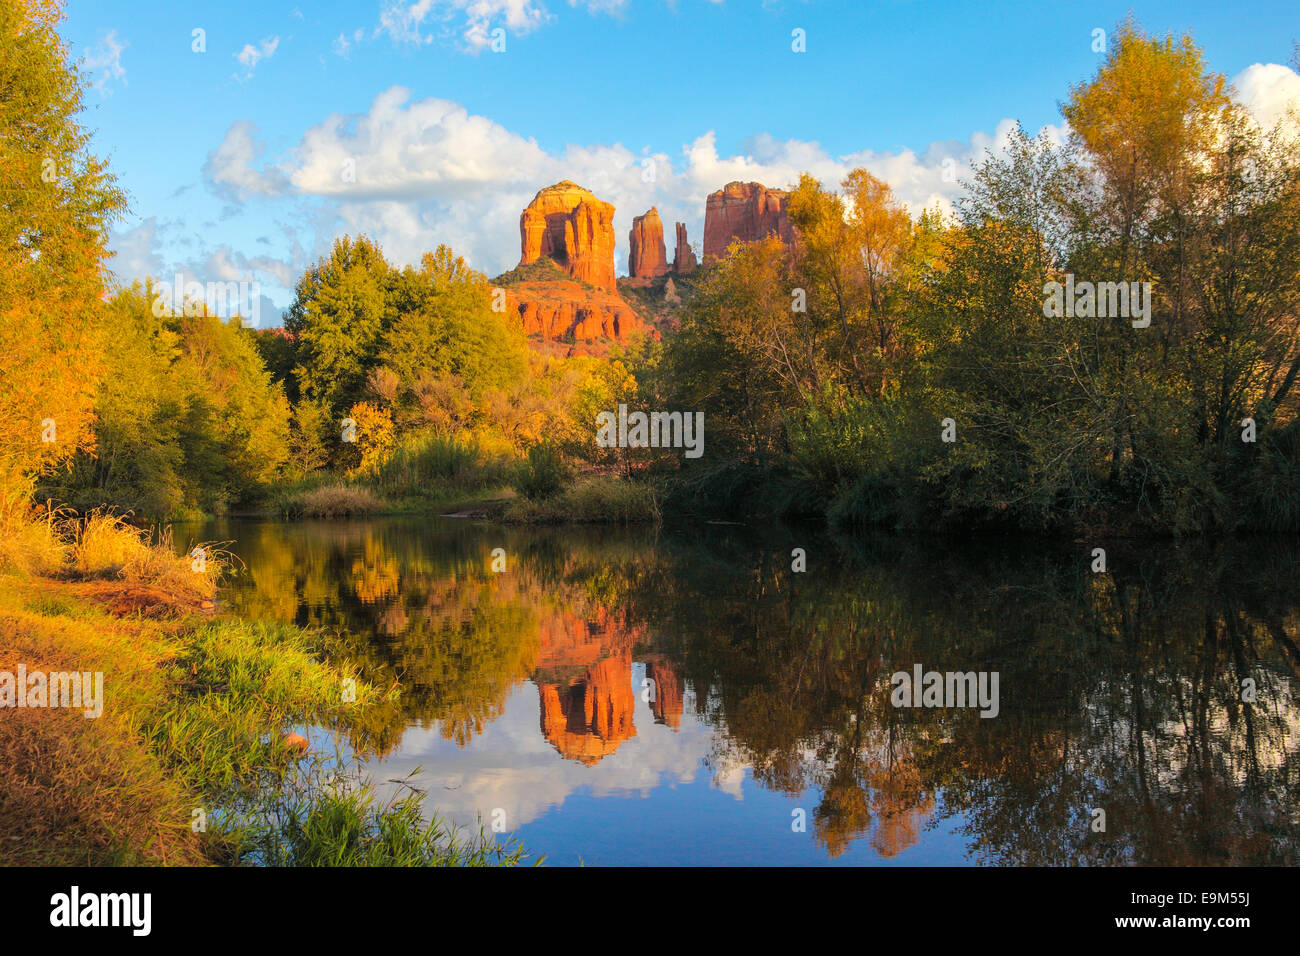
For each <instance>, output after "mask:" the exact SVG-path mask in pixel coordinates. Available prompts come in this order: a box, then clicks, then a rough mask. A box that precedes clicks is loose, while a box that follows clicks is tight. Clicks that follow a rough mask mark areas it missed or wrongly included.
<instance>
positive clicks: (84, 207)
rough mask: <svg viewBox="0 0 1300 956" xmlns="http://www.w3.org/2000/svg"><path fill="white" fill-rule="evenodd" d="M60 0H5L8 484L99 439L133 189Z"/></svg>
mask: <svg viewBox="0 0 1300 956" xmlns="http://www.w3.org/2000/svg"><path fill="white" fill-rule="evenodd" d="M62 17H63V9H62V4H60V3H57V2H53V0H9V2H7V3H5V4H3V6H0V90H3V91H4V92H3V95H0V422H3V427H0V490H3V491H5V492H6V495H5V497H6V498H7V499H8V500H9V501H10V502H14V501H16V500H18V497H19V493H20V492H21V491H22V489H24V488H25V487H26V482H27V480H28V479H30V477H31V476H32V475H33V474H35V473H36V472H38V471H40V470H41V469H42V468H46V467H49V466H51V465H54V464H57V463H59V462H61V461H65V460H67V459H68V458H69V457H70V456H71V455H72V454H73V453H74V452H75V451H76V450H77V449H78V448H83V447H86V446H88V445H89V444H90V443H91V441H92V433H91V425H92V413H93V396H94V390H95V384H96V381H97V379H98V378H99V377H100V375H101V374H102V368H103V365H102V360H101V355H102V332H101V324H100V322H99V315H100V310H101V308H102V302H101V295H102V293H103V292H104V289H105V284H106V280H107V268H106V259H107V252H106V242H107V238H108V228H109V225H110V224H111V223H112V222H113V221H114V220H115V219H116V218H117V217H118V216H119V215H120V214H121V213H122V211H123V210H124V208H125V198H124V196H123V194H122V192H121V191H120V190H119V189H118V188H117V187H116V185H115V184H114V181H113V179H112V177H111V176H110V175H109V173H108V169H107V165H106V164H105V163H104V162H103V161H102V160H99V159H97V158H96V157H94V156H92V155H91V154H90V152H89V148H88V147H89V133H88V132H87V131H86V130H85V129H84V128H83V127H82V126H81V125H80V124H79V123H78V122H77V114H78V113H79V112H80V110H81V105H82V92H83V89H84V86H85V81H84V79H83V78H82V76H81V75H80V73H79V71H78V68H77V67H76V66H75V65H73V64H72V63H70V62H69V59H68V51H67V48H66V46H65V44H64V42H63V40H62V39H61V38H60V37H59V35H58V33H57V32H56V30H55V28H56V26H57V24H58V23H59V21H60V20H61V19H62Z"/></svg>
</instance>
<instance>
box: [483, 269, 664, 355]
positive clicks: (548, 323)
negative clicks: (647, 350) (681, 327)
mask: <svg viewBox="0 0 1300 956" xmlns="http://www.w3.org/2000/svg"><path fill="white" fill-rule="evenodd" d="M506 308H507V309H508V310H510V311H513V312H516V313H518V315H519V321H520V323H521V324H522V325H523V329H524V334H525V335H530V336H532V335H537V336H541V338H542V340H543V341H545V342H558V341H560V340H562V339H566V338H568V337H570V336H572V338H573V340H574V342H575V343H586V342H595V341H598V340H602V339H603V340H607V341H609V342H617V343H619V344H625V343H627V342H629V341H630V340H631V339H632V338H633V337H634V336H636V335H642V334H648V335H650V336H651V337H653V338H655V339H658V338H659V331H658V329H655V328H654V327H652V326H650V325H647V324H646V323H645V322H643V321H642V320H641V317H640V316H638V315H637V313H636V312H635V310H633V308H632V307H631V306H630V305H628V304H627V302H625V301H624V300H623V298H622V297H620V296H619V295H617V294H615V293H611V292H591V291H590V290H587V289H584V288H583V287H582V286H580V285H578V284H577V283H575V282H572V281H564V280H560V281H555V282H525V283H520V284H518V285H514V286H510V287H508V288H507V289H506Z"/></svg>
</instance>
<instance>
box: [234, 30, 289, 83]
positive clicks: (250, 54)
mask: <svg viewBox="0 0 1300 956" xmlns="http://www.w3.org/2000/svg"><path fill="white" fill-rule="evenodd" d="M279 45H280V38H279V37H278V36H275V37H271V38H269V39H266V40H263V41H262V44H261V46H253V44H251V43H245V44H244V48H243V49H242V50H240V51H239V52H238V53H236V54H235V59H236V60H238V61H239V63H240V65H241V66H242V67H243V68H244V75H243V77H242V79H241V77H240V76H239V75H238V74H235V79H236V80H240V82H243V81H244V80H249V79H252V77H253V70H254V69H256V68H257V64H259V63H261V62H262V61H263V60H269V59H271V57H273V56H275V50H276V48H277V47H278V46H279Z"/></svg>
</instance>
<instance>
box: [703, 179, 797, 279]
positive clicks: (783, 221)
mask: <svg viewBox="0 0 1300 956" xmlns="http://www.w3.org/2000/svg"><path fill="white" fill-rule="evenodd" d="M786 196H787V194H786V193H785V192H783V191H782V190H780V189H768V188H767V187H766V186H764V185H762V184H760V183H727V185H725V186H723V187H722V188H721V189H719V190H718V191H717V192H715V193H710V194H709V198H708V201H707V202H706V203H705V207H704V261H705V262H713V261H714V260H715V259H721V258H722V257H723V256H725V255H726V254H727V246H728V245H730V244H731V241H732V240H733V239H734V240H738V241H740V242H755V241H757V240H759V239H765V238H767V237H768V236H772V235H775V236H778V237H779V238H780V239H781V241H782V242H784V243H785V244H786V245H792V244H793V243H794V227H793V226H791V224H790V216H789V214H788V213H787V211H786V208H785V200H786Z"/></svg>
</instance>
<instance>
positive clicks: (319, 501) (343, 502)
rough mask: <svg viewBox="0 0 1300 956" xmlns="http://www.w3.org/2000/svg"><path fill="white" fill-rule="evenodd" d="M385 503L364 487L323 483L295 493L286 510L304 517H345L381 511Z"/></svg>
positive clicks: (385, 505)
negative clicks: (298, 493)
mask: <svg viewBox="0 0 1300 956" xmlns="http://www.w3.org/2000/svg"><path fill="white" fill-rule="evenodd" d="M386 507H387V503H386V502H385V501H384V500H383V499H382V498H379V497H378V496H376V495H375V494H374V493H373V492H371V491H369V490H367V489H365V488H352V487H349V486H348V485H325V486H324V487H321V488H313V489H312V490H311V491H304V492H303V493H302V494H300V495H297V496H296V497H295V498H294V499H293V500H292V501H291V502H290V503H289V507H288V510H289V511H290V513H291V514H293V515H301V516H302V517H305V518H346V517H349V516H352V515H368V514H375V513H377V512H380V511H383V510H384V509H385V508H386Z"/></svg>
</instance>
